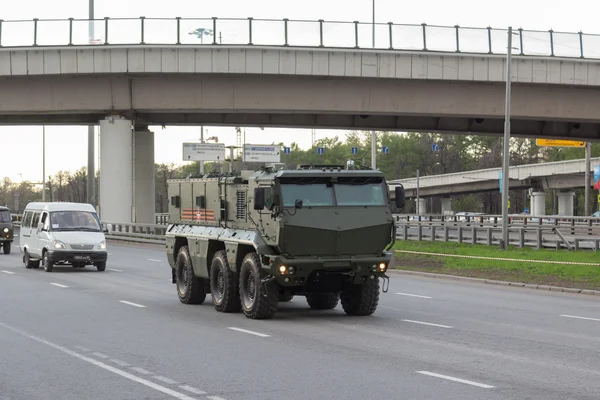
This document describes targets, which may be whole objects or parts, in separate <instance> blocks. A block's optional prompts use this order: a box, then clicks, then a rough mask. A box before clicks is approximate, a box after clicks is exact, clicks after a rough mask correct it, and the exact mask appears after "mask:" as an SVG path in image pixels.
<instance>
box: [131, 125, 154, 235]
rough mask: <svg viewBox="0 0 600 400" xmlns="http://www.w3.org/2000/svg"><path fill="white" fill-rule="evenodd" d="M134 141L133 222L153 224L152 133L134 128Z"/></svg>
mask: <svg viewBox="0 0 600 400" xmlns="http://www.w3.org/2000/svg"><path fill="white" fill-rule="evenodd" d="M134 140H135V142H134V149H135V152H134V157H135V159H134V163H135V209H134V212H135V213H134V217H135V220H134V222H137V223H142V224H154V223H155V220H154V212H155V209H156V199H155V197H156V190H155V187H156V173H155V167H154V132H152V131H150V130H148V128H136V131H135V137H134Z"/></svg>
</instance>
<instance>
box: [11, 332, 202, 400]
mask: <svg viewBox="0 0 600 400" xmlns="http://www.w3.org/2000/svg"><path fill="white" fill-rule="evenodd" d="M0 326H2V327H3V328H5V329H8V330H11V331H13V332H16V333H18V334H20V335H23V336H25V337H27V338H29V339H31V340H35V341H36V342H38V343H42V344H45V345H46V346H48V347H52V348H53V349H55V350H58V351H60V352H63V353H65V354H68V355H70V356H72V357H75V358H78V359H80V360H82V361H85V362H87V363H89V364H92V365H94V366H96V367H98V368H102V369H104V370H106V371H110V372H112V373H114V374H117V375H120V376H122V377H123V378H126V379H129V380H130V381H133V382H136V383H139V384H141V385H144V386H147V387H149V388H151V389H154V390H156V391H158V392H161V393H164V394H166V395H169V396H171V397H174V398H176V399H179V400H197V399H195V398H193V397H190V396H188V395H186V394H184V393H181V392H177V391H175V390H172V389H169V388H167V387H165V386H162V385H159V384H157V383H154V382H151V381H149V380H147V379H144V378H140V377H139V376H135V375H132V374H130V373H128V372H125V371H123V370H120V369H118V368H115V367H113V366H112V365H108V364H105V363H103V362H101V361H97V360H95V359H93V358H90V357H86V356H84V355H82V354H79V353H77V352H74V351H72V350H69V349H67V348H66V347H63V346H60V345H58V344H54V343H52V342H50V341H48V340H46V339H43V338H40V337H37V336H34V335H30V334H29V333H26V332H24V331H21V330H20V329H17V328H13V327H12V326H10V325H6V324H4V323H2V322H0Z"/></svg>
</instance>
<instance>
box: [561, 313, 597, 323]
mask: <svg viewBox="0 0 600 400" xmlns="http://www.w3.org/2000/svg"><path fill="white" fill-rule="evenodd" d="M560 316H561V317H565V318H576V319H585V320H586V321H598V322H600V319H599V318H590V317H578V316H577V315H567V314H561V315H560Z"/></svg>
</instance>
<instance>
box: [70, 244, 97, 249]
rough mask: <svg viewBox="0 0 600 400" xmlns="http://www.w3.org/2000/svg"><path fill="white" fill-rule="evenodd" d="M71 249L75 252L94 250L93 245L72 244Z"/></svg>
mask: <svg viewBox="0 0 600 400" xmlns="http://www.w3.org/2000/svg"><path fill="white" fill-rule="evenodd" d="M71 248H72V249H73V250H92V249H93V248H94V245H93V244H72V245H71Z"/></svg>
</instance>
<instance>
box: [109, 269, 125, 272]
mask: <svg viewBox="0 0 600 400" xmlns="http://www.w3.org/2000/svg"><path fill="white" fill-rule="evenodd" d="M106 269H107V270H109V271H115V272H123V270H122V269H116V268H106Z"/></svg>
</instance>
